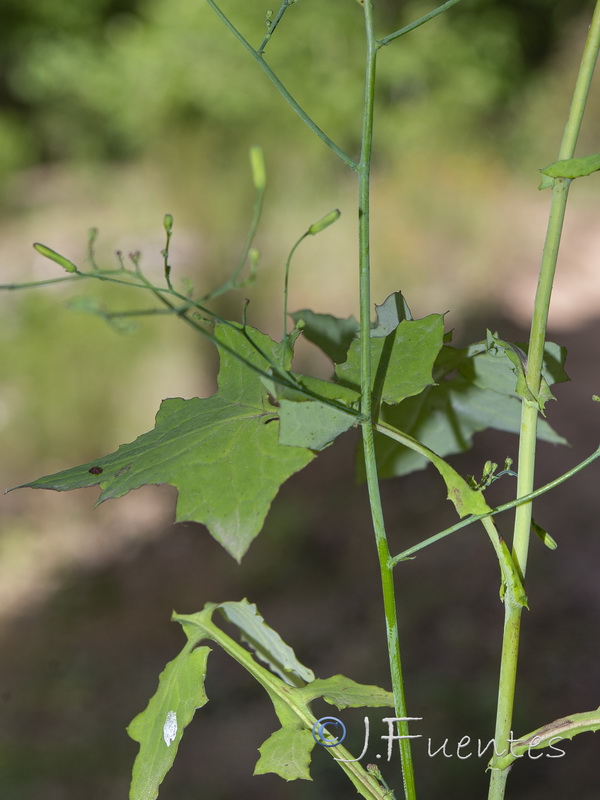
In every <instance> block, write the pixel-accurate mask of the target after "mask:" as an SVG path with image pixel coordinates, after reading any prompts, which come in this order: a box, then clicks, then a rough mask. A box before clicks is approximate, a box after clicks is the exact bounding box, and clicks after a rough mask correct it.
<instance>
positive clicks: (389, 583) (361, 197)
mask: <svg viewBox="0 0 600 800" xmlns="http://www.w3.org/2000/svg"><path fill="white" fill-rule="evenodd" d="M364 14H365V34H366V66H365V96H364V110H363V124H362V139H361V154H360V161H359V164H358V230H359V271H360V343H361V347H360V360H361V366H360V374H361V413H362V417H363V422H362V424H361V429H362V441H363V451H364V459H365V472H366V478H367V487H368V492H369V502H370V507H371V517H372V521H373V529H374V533H375V540H376V545H377V555H378V559H379V569H380V574H381V586H382V592H383V605H384V613H385V621H386V633H387V647H388V655H389V662H390V675H391V681H392V692H393V694H394V707H395V711H396V716H397V717H398V718H400V719H401V720H402V721H400V722H398V723H397V725H398V734H399V736H400V737H402V738H400V739H399V741H398V744H399V749H400V758H401V762H402V778H403V783H404V796H405V798H406V800H415V798H416V788H415V778H414V768H413V763H412V753H411V747H410V739H409V738H408V735H409V729H408V722H407V721H406V720H404V719H403V718H405V717H407V716H408V714H407V709H406V698H405V693H404V680H403V676H402V662H401V658H400V642H399V636H398V620H397V615H396V596H395V588H394V574H393V567H392V564H391V558H390V551H389V545H388V540H387V535H386V531H385V523H384V518H383V508H382V504H381V495H380V492H379V478H378V474H377V462H376V457H375V442H374V438H373V419H372V418H373V404H372V392H371V390H372V381H371V372H372V368H371V272H370V239H369V237H370V230H369V199H370V171H371V151H372V143H373V108H374V101H375V73H376V59H377V40H376V39H375V35H374V32H373V6H372V2H371V0H365V3H364Z"/></svg>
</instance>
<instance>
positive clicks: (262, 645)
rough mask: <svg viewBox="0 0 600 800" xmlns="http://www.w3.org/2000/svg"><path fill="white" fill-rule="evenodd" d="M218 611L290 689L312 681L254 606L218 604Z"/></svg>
mask: <svg viewBox="0 0 600 800" xmlns="http://www.w3.org/2000/svg"><path fill="white" fill-rule="evenodd" d="M218 608H219V611H220V612H221V613H222V614H223V616H224V617H225V619H227V620H228V621H229V622H231V623H232V624H233V625H236V626H237V627H238V628H239V630H240V633H241V635H242V639H243V641H245V642H246V643H247V644H249V645H250V647H251V648H252V649H253V650H254V652H255V653H256V655H257V656H258V658H260V660H261V661H263V662H264V663H265V664H267V666H268V667H269V669H270V670H271V671H272V672H274V673H275V674H276V675H279V677H280V678H281V679H282V680H284V681H285V682H286V683H288V684H289V685H290V686H297V685H299V684H300V685H301V686H304V684H305V683H309V682H310V681H314V679H315V674H314V672H313V671H312V670H311V669H308V667H305V666H304V665H303V664H301V663H300V662H299V661H298V659H297V658H296V654H295V653H294V651H293V650H292V648H291V647H290V646H289V645H288V644H286V643H285V642H284V641H283V639H282V638H281V636H280V635H279V634H278V633H277V632H276V631H274V630H273V628H271V627H269V625H267V623H266V622H265V621H264V619H263V618H262V617H261V615H260V614H259V613H258V610H257V608H256V606H255V605H254V604H252V603H249V602H248V601H247V600H242V601H241V602H239V603H233V602H228V603H220V604H219V606H218ZM298 679H299V680H298Z"/></svg>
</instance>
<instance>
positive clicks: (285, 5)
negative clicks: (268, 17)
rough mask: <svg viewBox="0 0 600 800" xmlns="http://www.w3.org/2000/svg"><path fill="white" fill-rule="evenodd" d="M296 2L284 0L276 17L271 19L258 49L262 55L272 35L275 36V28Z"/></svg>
mask: <svg viewBox="0 0 600 800" xmlns="http://www.w3.org/2000/svg"><path fill="white" fill-rule="evenodd" d="M294 2H295V0H283V2H282V3H281V6H280V7H279V11H278V12H277V14H276V15H275V19H273V20H272V21H271V23H270V25H269V28H268V33H267V34H266V36H265V38H264V39H263V40H262V44H261V46H260V47H259V48H258V50H257V51H256V52H257V53H258V54H259V55H260V56H262V54H263V53H264V52H265V48H266V46H267V45H268V44H269V42H270V41H271V36H273V34H274V33H275V29H276V28H277V26H278V25H279V23H280V22H281V20H282V18H283V15H284V14H285V12H286V11H287V10H288V8H289V7H290V6H291V5H293V3H294Z"/></svg>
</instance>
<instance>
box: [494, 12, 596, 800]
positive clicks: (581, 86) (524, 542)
mask: <svg viewBox="0 0 600 800" xmlns="http://www.w3.org/2000/svg"><path fill="white" fill-rule="evenodd" d="M599 48H600V0H598V2H597V3H596V8H595V11H594V15H593V18H592V24H591V26H590V31H589V34H588V38H587V41H586V44H585V48H584V52H583V57H582V60H581V66H580V69H579V75H578V77H577V82H576V84H575V90H574V93H573V100H572V103H571V108H570V111H569V116H568V119H567V124H566V126H565V132H564V135H563V139H562V142H561V146H560V150H559V155H558V159H559V160H563V159H568V158H572V157H573V154H574V152H575V145H576V143H577V138H578V135H579V131H580V129H581V122H582V119H583V112H584V109H585V104H586V101H587V97H588V94H589V89H590V84H591V81H592V76H593V73H594V68H595V65H596V61H597V58H598V50H599ZM570 183H571V181H570V180H565V179H556V180H555V182H554V186H553V189H552V203H551V207H550V216H549V220H548V230H547V234H546V242H545V245H544V252H543V256H542V263H541V267H540V274H539V279H538V286H537V292H536V296H535V305H534V311H533V318H532V323H531V333H530V338H529V352H528V360H527V370H526V378H527V384H528V386H529V388H530V390H531V391H532V393H533V394H534V395H535V394H537V393H538V391H539V388H540V382H541V372H542V364H543V358H544V346H545V342H546V327H547V322H548V310H549V307H550V296H551V294H552V283H553V281H554V274H555V271H556V262H557V259H558V250H559V245H560V238H561V234H562V227H563V221H564V216H565V209H566V205H567V198H568V194H569V186H570ZM537 420H538V407H537V405H536V404H535V403H534V402H531V401H528V400H524V401H523V406H522V412H521V430H520V439H519V466H518V474H519V478H518V483H517V496H518V497H521V496H523V495H526V494H529V493H530V492H532V491H533V480H534V470H535V450H536V439H537ZM530 529H531V503H524V504H523V505H520V506H518V507H517V511H516V514H515V527H514V538H513V558H514V561H515V564H516V566H517V569H519V571H520V572H521V576H522V577H523V578H524V577H525V572H526V570H527V556H528V550H529V532H530ZM521 612H522V608H521V606H520V605H519V604H518V603H516V602H514V598H512V597H511V596H510V595H509V593H508V592H507V595H506V598H505V617H504V636H503V642H502V660H501V665H500V682H499V689H498V707H497V713H496V732H495V743H496V752H501V751H502V750H506V748H507V746H508V740H509V737H510V734H511V726H512V716H513V705H514V696H515V684H516V675H517V661H518V654H519V630H520V621H521ZM507 776H508V771H507V770H497V769H492V771H491V777H490V790H489V795H488V800H502V798H504V793H505V789H506V779H507Z"/></svg>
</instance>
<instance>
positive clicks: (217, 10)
mask: <svg viewBox="0 0 600 800" xmlns="http://www.w3.org/2000/svg"><path fill="white" fill-rule="evenodd" d="M206 2H207V3H208V5H209V6H210V7H211V8H212V10H213V11H214V12H215V14H216V15H217V16H218V17H219V19H220V20H221V21H222V22H223V24H224V25H225V26H226V27H227V28H228V30H229V31H231V33H232V34H233V35H234V36H235V38H236V39H237V40H238V41H239V42H240V43H241V44H242V45H243V46H244V48H245V49H246V50H247V51H248V52H249V53H250V55H251V56H252V58H253V59H254V60H255V61H256V63H257V64H258V65H259V67H260V68H261V69H262V70H263V72H264V73H265V74H266V75H267V76H268V78H269V80H270V81H271V82H272V83H273V85H274V86H275V88H276V89H277V91H278V92H279V94H280V95H281V96H282V97H283V99H284V100H285V101H286V103H288V105H289V106H291V108H292V109H293V110H294V111H295V112H296V114H298V116H299V117H300V119H301V120H302V121H303V122H305V123H306V125H308V127H309V128H310V129H311V131H313V133H315V134H316V135H317V136H318V137H319V139H321V141H323V142H325V144H326V145H327V147H329V149H330V150H332V151H333V152H334V153H335V154H336V156H338V157H339V158H341V160H342V161H343V162H344V164H346V166H348V167H350V169H352V170H356V169H357V168H358V165H357V163H356V161H355V160H354V159H353V158H352V157H351V156H349V155H348V153H345V152H344V151H343V150H342V148H341V147H339V145H337V144H336V143H335V142H334V141H333V139H330V138H329V136H327V134H326V133H325V132H324V131H323V130H321V128H319V126H318V125H317V123H316V122H315V121H314V120H313V119H312V118H311V117H309V115H308V114H307V113H306V111H304V109H303V108H302V106H301V105H300V104H299V103H298V101H297V100H295V99H294V98H293V97H292V95H291V94H290V92H289V91H288V90H287V88H286V87H285V86H284V85H283V83H282V82H281V80H280V79H279V78H278V76H277V75H276V74H275V72H273V70H272V69H271V67H270V66H269V65H268V64H267V62H266V61H265V59H264V58H263V56H262V55H261V54H260V53H259V52H258V50H256V49H255V48H254V47H252V45H251V44H250V42H249V41H248V40H247V39H246V38H245V37H244V36H242V34H241V33H240V32H239V31H238V29H237V28H236V27H235V25H233V23H232V22H231V20H230V19H229V18H228V17H227V16H225V14H224V13H223V12H222V11H221V9H220V8H219V6H218V5H217V4H216V3H215V2H214V0H206Z"/></svg>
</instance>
